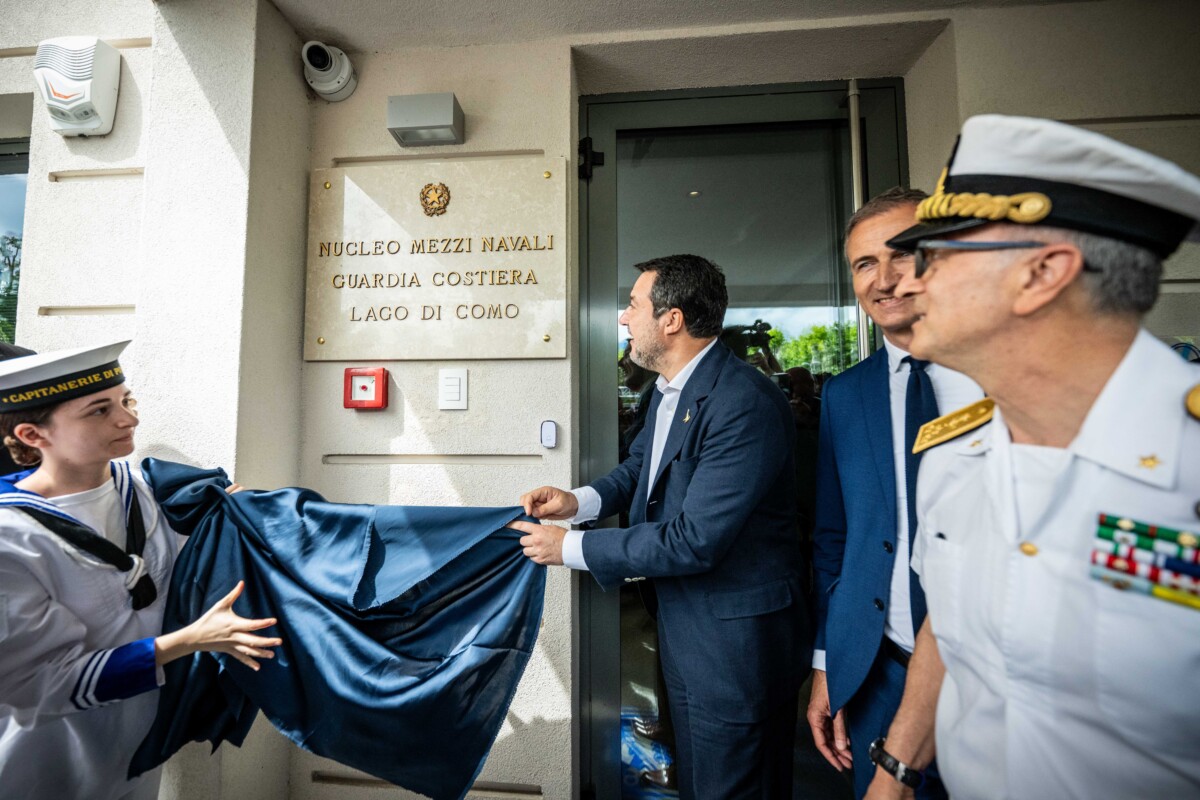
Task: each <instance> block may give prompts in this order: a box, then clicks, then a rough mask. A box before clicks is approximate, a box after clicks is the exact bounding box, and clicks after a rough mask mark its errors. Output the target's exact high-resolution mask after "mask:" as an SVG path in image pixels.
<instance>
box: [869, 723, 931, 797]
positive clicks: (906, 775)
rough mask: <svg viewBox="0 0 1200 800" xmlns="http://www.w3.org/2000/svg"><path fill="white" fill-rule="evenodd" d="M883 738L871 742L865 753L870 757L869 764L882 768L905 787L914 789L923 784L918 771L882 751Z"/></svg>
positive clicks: (921, 774)
mask: <svg viewBox="0 0 1200 800" xmlns="http://www.w3.org/2000/svg"><path fill="white" fill-rule="evenodd" d="M884 741H886V740H885V738H884V737H882V736H880V737H879V738H878V739H876V740H875V741H873V742H871V746H870V747H869V748H868V749H867V752H868V753H869V754H870V756H871V762H872V763H873V764H876V765H877V766H879V767H882V768H883V771H884V772H886V773H887V774H889V775H891V776H892V777H893V778H895V779H896V780H898V781H900V782H901V783H903V784H904V785H905V786H908V787H911V788H913V789H916V788H917V787H919V786H920V785H921V784H922V783H924V782H925V775H924V773H922V772H921V771H920V770H919V769H913V768H912V767H910V766H909V765H908V764H905V763H904V762H903V761H901V760H900V759H898V758H896V757H895V756H894V755H892V754H891V753H889V752H888V751H887V750H884V749H883V743H884Z"/></svg>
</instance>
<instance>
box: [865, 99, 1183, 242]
mask: <svg viewBox="0 0 1200 800" xmlns="http://www.w3.org/2000/svg"><path fill="white" fill-rule="evenodd" d="M991 222H1007V223H1016V224H1027V225H1033V224H1037V225H1050V226H1053V227H1058V228H1068V229H1071V230H1078V231H1083V232H1086V233H1094V234H1097V235H1099V236H1106V237H1108V238H1111V239H1119V240H1121V241H1125V242H1131V243H1133V244H1136V245H1140V246H1142V247H1145V248H1146V249H1148V250H1151V251H1153V252H1155V253H1157V254H1158V255H1160V256H1162V257H1164V258H1165V257H1167V256H1169V255H1170V254H1171V253H1173V252H1175V250H1176V249H1177V248H1178V247H1179V245H1180V243H1181V242H1183V241H1184V240H1185V239H1189V240H1191V241H1200V178H1197V177H1196V176H1195V175H1192V174H1191V173H1190V172H1187V171H1186V170H1184V169H1182V168H1180V167H1179V166H1177V165H1176V164H1173V163H1172V162H1170V161H1167V160H1166V159H1164V158H1159V157H1158V156H1155V155H1151V154H1150V153H1147V152H1145V151H1144V150H1139V149H1137V148H1136V147H1131V146H1129V145H1127V144H1122V143H1121V142H1118V141H1115V140H1113V139H1110V138H1108V137H1107V136H1104V135H1102V134H1099V133H1095V132H1093V131H1088V130H1084V129H1083V128H1077V127H1075V126H1074V125H1067V124H1065V123H1062V122H1054V121H1052V120H1047V119H1036V118H1033V117H1008V116H1001V115H999V114H984V115H981V116H976V117H971V118H970V119H968V120H967V121H966V122H965V123H964V124H963V127H962V133H961V134H959V137H958V141H957V143H956V144H955V148H954V152H952V153H951V155H950V162H949V164H948V165H947V167H946V170H945V171H944V172H943V173H942V178H941V180H940V181H939V182H938V188H937V191H936V193H935V194H934V195H933V196H932V197H929V198H928V199H926V200H924V201H923V202H922V203H921V204H920V206H919V207H918V210H917V223H918V224H917V225H915V226H913V227H912V228H909V229H908V230H906V231H904V232H903V233H901V234H900V235H899V236H896V237H895V238H893V239H892V240H891V241H890V242H889V244H891V245H892V246H893V247H897V248H899V249H902V250H913V249H915V248H916V245H917V242H919V241H920V240H922V239H936V238H944V237H945V235H946V234H950V233H957V232H960V231H965V230H970V229H971V228H976V227H979V226H980V225H987V224H988V223H991Z"/></svg>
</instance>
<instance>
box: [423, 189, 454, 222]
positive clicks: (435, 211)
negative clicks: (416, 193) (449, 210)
mask: <svg viewBox="0 0 1200 800" xmlns="http://www.w3.org/2000/svg"><path fill="white" fill-rule="evenodd" d="M448 205H450V189H448V188H447V187H446V184H444V183H427V184H425V188H424V189H422V190H421V208H423V209H425V216H427V217H436V216H439V215H441V214H445V213H446V206H448Z"/></svg>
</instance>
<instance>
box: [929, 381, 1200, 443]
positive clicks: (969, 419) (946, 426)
mask: <svg viewBox="0 0 1200 800" xmlns="http://www.w3.org/2000/svg"><path fill="white" fill-rule="evenodd" d="M1197 395H1198V397H1200V392H1198V393H1197ZM995 406H996V404H995V402H994V401H993V400H992V399H991V398H990V397H985V398H983V399H982V400H980V401H979V402H978V403H972V404H971V405H969V406H966V407H965V408H960V409H959V410H958V411H951V412H950V413H949V414H944V415H942V416H940V417H938V418H937V419H934V420H930V421H929V422H926V423H925V424H924V425H922V426H921V430H919V431H917V441H916V442H914V443H913V452H914V453H919V452H921V451H922V450H928V449H929V448H931V447H933V446H934V445H939V444H941V443H942V442H948V441H950V440H951V439H953V438H955V437H956V436H962V435H963V434H964V433H966V432H967V431H973V430H975V429H976V428H978V427H979V426H980V425H982V424H983V423H985V422H988V421H990V420H991V418H992V409H993V408H995Z"/></svg>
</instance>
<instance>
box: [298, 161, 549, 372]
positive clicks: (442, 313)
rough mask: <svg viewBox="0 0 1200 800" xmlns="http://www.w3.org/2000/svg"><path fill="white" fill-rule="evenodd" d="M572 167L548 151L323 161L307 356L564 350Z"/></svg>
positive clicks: (314, 224)
mask: <svg viewBox="0 0 1200 800" xmlns="http://www.w3.org/2000/svg"><path fill="white" fill-rule="evenodd" d="M564 174H565V161H563V160H562V159H546V158H529V159H503V160H499V159H497V160H489V159H477V158H476V159H464V160H463V161H462V162H459V163H455V162H447V163H439V164H437V165H435V166H430V165H428V164H409V163H402V164H395V165H386V166H376V167H369V168H367V167H347V168H343V169H331V170H318V171H316V172H314V189H313V195H312V197H311V199H310V212H309V248H308V284H307V301H306V313H305V344H304V354H305V358H307V359H309V360H347V359H363V360H367V359H374V360H401V359H485V358H561V357H564V356H565V355H566V341H565V338H566V249H567V248H566V246H565V244H566V243H565V240H564V237H565V228H566V225H565V223H566V211H565V209H566V202H565V200H566V198H565V181H564V180H563V178H562V176H563V175H564ZM556 176H557V178H558V179H557V180H555V177H556Z"/></svg>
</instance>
